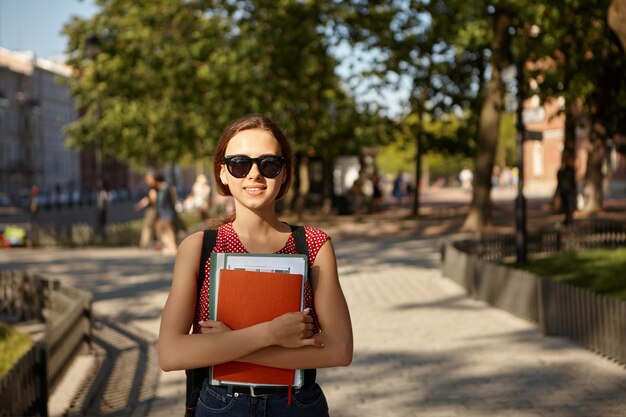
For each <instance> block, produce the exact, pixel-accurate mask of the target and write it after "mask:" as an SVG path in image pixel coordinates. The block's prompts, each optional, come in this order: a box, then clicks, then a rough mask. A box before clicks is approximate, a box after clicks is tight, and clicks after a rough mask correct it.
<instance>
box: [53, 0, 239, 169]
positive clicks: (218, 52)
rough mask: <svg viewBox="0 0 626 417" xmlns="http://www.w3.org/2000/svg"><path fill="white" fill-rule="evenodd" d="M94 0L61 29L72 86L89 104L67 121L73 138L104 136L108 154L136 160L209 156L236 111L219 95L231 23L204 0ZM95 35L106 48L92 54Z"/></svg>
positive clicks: (78, 141)
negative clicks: (87, 14)
mask: <svg viewBox="0 0 626 417" xmlns="http://www.w3.org/2000/svg"><path fill="white" fill-rule="evenodd" d="M98 5H99V7H100V9H101V10H100V12H99V13H97V14H96V15H95V16H93V17H92V18H90V19H82V18H77V17H74V18H73V19H72V20H71V21H70V22H69V23H68V24H66V25H65V28H64V32H65V33H66V34H67V35H68V37H69V42H68V53H69V54H70V56H71V59H70V61H69V64H70V65H72V66H73V67H74V68H75V70H76V77H74V78H71V79H70V80H69V85H70V91H71V94H72V95H73V96H74V97H75V98H76V100H77V103H78V106H79V108H81V109H82V111H83V116H82V117H81V118H80V119H79V120H77V121H76V122H74V123H72V124H71V125H69V126H68V128H67V130H66V132H67V135H68V139H69V143H70V145H73V146H75V147H78V148H82V147H84V146H88V145H90V144H94V143H95V142H96V138H98V137H99V138H101V143H102V151H103V154H104V155H108V156H115V157H116V158H117V159H118V160H120V161H123V162H127V163H130V164H132V165H135V166H145V165H162V164H164V163H166V162H170V163H173V162H179V161H184V160H188V161H190V160H193V159H196V158H202V157H205V156H206V155H207V154H208V153H209V152H210V151H211V147H212V145H211V140H210V139H212V138H214V137H215V131H217V130H218V129H219V127H221V126H222V125H223V124H224V122H225V120H227V119H230V118H232V117H233V116H234V114H235V111H234V109H232V108H230V107H229V106H219V104H218V103H220V102H221V101H222V98H223V95H222V93H223V90H222V89H221V88H220V87H221V85H222V82H221V81H222V80H223V78H221V77H222V76H223V75H224V72H225V71H224V67H225V66H228V65H229V64H231V63H232V62H233V58H234V56H233V54H232V53H229V51H228V48H225V47H224V45H223V39H225V38H226V34H227V29H228V26H227V25H226V22H224V21H223V20H222V19H220V18H218V17H207V16H206V15H205V14H204V9H203V7H202V5H201V4H200V3H199V2H180V1H177V0H159V1H145V0H144V1H137V2H126V1H121V0H112V1H106V0H99V1H98ZM92 36H97V37H98V39H99V44H100V49H101V50H100V52H99V54H98V55H97V57H95V59H88V54H87V50H86V49H87V48H86V41H87V39H88V38H89V37H92ZM235 70H236V68H235ZM229 110H230V111H229ZM207 139H209V140H207Z"/></svg>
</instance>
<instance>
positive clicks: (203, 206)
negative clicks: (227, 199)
mask: <svg viewBox="0 0 626 417" xmlns="http://www.w3.org/2000/svg"><path fill="white" fill-rule="evenodd" d="M191 193H192V198H193V205H194V207H195V209H196V212H197V213H198V216H200V220H201V221H202V222H203V223H206V221H207V220H208V218H209V195H210V194H211V186H210V185H209V182H208V181H207V178H206V176H205V175H204V174H200V175H198V176H197V177H196V182H194V184H193V186H192V187H191Z"/></svg>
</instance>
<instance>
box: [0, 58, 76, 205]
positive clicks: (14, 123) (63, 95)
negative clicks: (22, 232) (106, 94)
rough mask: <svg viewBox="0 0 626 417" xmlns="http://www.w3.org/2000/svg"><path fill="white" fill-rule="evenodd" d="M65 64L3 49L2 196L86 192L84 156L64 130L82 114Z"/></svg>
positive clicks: (0, 95) (18, 199) (17, 198)
mask: <svg viewBox="0 0 626 417" xmlns="http://www.w3.org/2000/svg"><path fill="white" fill-rule="evenodd" d="M70 75H71V73H70V69H69V68H68V67H67V66H65V65H63V64H60V63H56V62H53V61H49V60H45V59H41V58H37V57H36V56H34V55H33V54H32V53H30V52H14V51H9V50H7V49H4V48H0V192H1V193H4V194H6V195H8V196H9V197H10V198H11V199H12V200H13V201H14V202H16V203H19V202H24V200H26V199H28V196H29V195H30V191H31V188H32V187H33V186H36V187H37V188H38V190H39V193H41V195H53V194H55V193H57V194H58V193H61V192H63V193H65V194H66V195H67V194H69V193H71V192H72V191H73V190H79V189H80V188H81V183H80V160H79V153H78V152H77V151H75V150H71V149H68V148H67V147H66V145H65V135H64V133H63V127H64V126H65V125H66V124H68V123H70V122H72V121H74V120H76V118H77V117H78V112H77V111H76V108H75V106H74V102H73V100H72V98H71V97H70V96H69V93H68V87H67V86H65V85H63V84H62V83H61V82H60V80H61V79H62V78H67V77H69V76H70Z"/></svg>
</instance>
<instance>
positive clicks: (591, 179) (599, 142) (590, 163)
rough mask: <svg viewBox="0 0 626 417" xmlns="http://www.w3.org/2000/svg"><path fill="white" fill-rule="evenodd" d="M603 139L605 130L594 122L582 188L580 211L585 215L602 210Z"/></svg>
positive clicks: (604, 145)
mask: <svg viewBox="0 0 626 417" xmlns="http://www.w3.org/2000/svg"><path fill="white" fill-rule="evenodd" d="M605 139H606V129H605V128H604V126H602V125H601V124H600V123H599V122H597V121H594V122H593V123H592V124H591V132H590V133H589V149H588V155H589V156H588V158H587V172H586V174H585V185H584V187H583V198H584V202H585V204H584V206H583V209H582V211H583V212H585V213H595V212H598V211H600V210H602V182H603V180H604V173H603V172H602V167H603V165H604V158H605V147H606V143H605Z"/></svg>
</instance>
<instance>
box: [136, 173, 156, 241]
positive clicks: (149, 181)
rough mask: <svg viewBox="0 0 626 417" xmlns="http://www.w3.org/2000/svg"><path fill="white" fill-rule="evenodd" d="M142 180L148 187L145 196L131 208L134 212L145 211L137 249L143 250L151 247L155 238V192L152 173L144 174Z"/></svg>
mask: <svg viewBox="0 0 626 417" xmlns="http://www.w3.org/2000/svg"><path fill="white" fill-rule="evenodd" d="M144 180H145V182H146V185H147V186H148V190H147V192H146V195H145V196H143V197H142V198H141V199H140V200H139V201H137V202H136V203H135V205H134V206H133V207H134V209H135V211H141V210H144V209H145V211H144V214H143V223H142V224H141V235H140V237H139V247H140V248H144V249H145V248H150V247H152V245H153V244H154V238H155V236H156V223H157V208H156V202H157V190H156V181H155V179H154V173H153V172H152V171H149V172H147V173H146V175H145V177H144Z"/></svg>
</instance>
